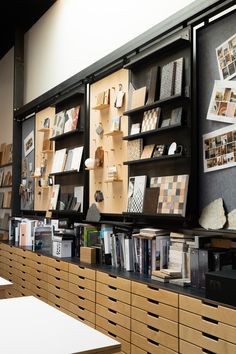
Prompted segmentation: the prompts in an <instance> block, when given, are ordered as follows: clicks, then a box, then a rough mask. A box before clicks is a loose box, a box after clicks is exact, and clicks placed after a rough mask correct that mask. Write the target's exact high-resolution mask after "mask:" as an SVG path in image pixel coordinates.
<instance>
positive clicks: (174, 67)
mask: <svg viewBox="0 0 236 354" xmlns="http://www.w3.org/2000/svg"><path fill="white" fill-rule="evenodd" d="M182 81H183V58H179V59H177V60H174V61H172V62H170V63H168V64H166V65H164V66H163V67H162V70H161V88H160V99H165V98H169V97H171V96H174V95H181V94H182V84H183V83H182Z"/></svg>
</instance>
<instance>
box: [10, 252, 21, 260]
mask: <svg viewBox="0 0 236 354" xmlns="http://www.w3.org/2000/svg"><path fill="white" fill-rule="evenodd" d="M8 258H9V259H13V260H14V261H16V262H18V258H19V256H18V255H17V254H16V253H15V252H12V251H11V252H8Z"/></svg>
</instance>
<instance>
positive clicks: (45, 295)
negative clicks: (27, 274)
mask: <svg viewBox="0 0 236 354" xmlns="http://www.w3.org/2000/svg"><path fill="white" fill-rule="evenodd" d="M30 290H31V291H32V292H33V293H34V295H35V296H39V297H40V296H41V297H43V298H45V299H47V298H48V291H47V290H45V289H43V288H41V287H40V286H37V285H35V284H30Z"/></svg>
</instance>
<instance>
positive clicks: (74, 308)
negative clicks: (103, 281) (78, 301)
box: [68, 302, 95, 323]
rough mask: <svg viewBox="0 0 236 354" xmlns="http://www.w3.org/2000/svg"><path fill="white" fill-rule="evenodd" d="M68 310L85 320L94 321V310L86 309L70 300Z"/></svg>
mask: <svg viewBox="0 0 236 354" xmlns="http://www.w3.org/2000/svg"><path fill="white" fill-rule="evenodd" d="M68 310H69V311H70V312H72V313H73V314H75V315H77V316H78V318H79V319H81V320H87V321H89V322H92V323H95V312H91V311H88V310H86V308H84V307H83V306H79V305H75V304H73V303H72V302H69V307H68Z"/></svg>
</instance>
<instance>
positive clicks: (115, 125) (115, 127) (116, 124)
mask: <svg viewBox="0 0 236 354" xmlns="http://www.w3.org/2000/svg"><path fill="white" fill-rule="evenodd" d="M119 130H120V116H113V117H112V118H111V132H115V131H119Z"/></svg>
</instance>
